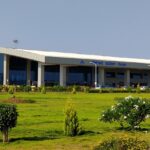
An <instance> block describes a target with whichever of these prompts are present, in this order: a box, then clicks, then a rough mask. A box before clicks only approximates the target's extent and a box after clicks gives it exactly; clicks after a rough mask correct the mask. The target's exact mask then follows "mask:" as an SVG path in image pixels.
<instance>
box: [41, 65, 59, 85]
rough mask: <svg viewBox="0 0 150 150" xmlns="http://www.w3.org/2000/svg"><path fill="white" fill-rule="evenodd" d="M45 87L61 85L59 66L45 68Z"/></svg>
mask: <svg viewBox="0 0 150 150" xmlns="http://www.w3.org/2000/svg"><path fill="white" fill-rule="evenodd" d="M44 77H45V85H58V84H59V66H58V65H55V66H45V74H44Z"/></svg>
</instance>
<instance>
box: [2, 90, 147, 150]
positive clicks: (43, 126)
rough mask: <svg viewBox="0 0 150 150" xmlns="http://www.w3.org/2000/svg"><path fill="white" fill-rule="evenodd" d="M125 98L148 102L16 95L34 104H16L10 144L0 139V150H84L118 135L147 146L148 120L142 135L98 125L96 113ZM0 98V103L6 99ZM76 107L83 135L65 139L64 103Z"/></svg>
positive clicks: (107, 97) (100, 96)
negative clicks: (138, 139) (15, 121)
mask: <svg viewBox="0 0 150 150" xmlns="http://www.w3.org/2000/svg"><path fill="white" fill-rule="evenodd" d="M128 95H133V96H139V97H144V98H150V94H127V93H126V94H116V93H114V94H112V93H111V94H88V93H87V94H86V93H77V94H71V93H47V94H40V93H16V94H15V96H16V97H17V98H23V99H27V100H35V103H28V104H27V103H26V104H17V109H18V112H19V117H18V123H17V127H15V128H14V129H12V130H11V131H10V134H9V135H10V136H9V137H10V143H8V144H3V143H2V137H0V150H35V149H36V150H53V149H54V150H55V149H56V150H57V149H58V150H59V149H64V150H69V149H72V150H79V149H81V150H84V149H85V150H88V149H91V147H92V146H93V145H96V144H97V143H98V142H100V141H101V140H104V139H107V138H110V137H116V136H121V135H133V136H137V137H140V138H142V139H145V140H147V141H148V142H149V143H150V132H149V131H150V119H149V120H147V121H146V122H144V123H143V124H142V127H143V128H147V129H148V133H145V132H144V131H134V132H129V131H122V130H119V129H118V127H119V125H118V124H117V123H113V124H109V123H103V122H100V121H98V118H99V116H100V112H102V111H103V110H105V109H106V108H108V107H110V106H111V105H112V104H114V103H115V101H114V98H115V97H124V96H128ZM10 97H11V95H9V94H4V93H3V94H2V93H1V94H0V100H4V99H7V98H10ZM70 99H72V100H73V102H74V103H75V104H76V109H77V111H78V117H79V120H80V123H81V125H82V126H83V128H84V130H85V131H86V132H85V134H84V135H81V136H77V137H66V136H64V133H63V127H64V113H63V109H64V106H65V103H66V101H68V100H70Z"/></svg>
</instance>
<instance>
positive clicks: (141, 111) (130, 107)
mask: <svg viewBox="0 0 150 150" xmlns="http://www.w3.org/2000/svg"><path fill="white" fill-rule="evenodd" d="M148 118H150V101H149V100H147V99H142V98H139V97H132V96H128V97H125V98H120V99H118V103H117V104H115V105H114V106H112V107H111V108H109V109H107V110H106V111H104V112H103V113H102V115H101V118H100V120H101V121H104V122H110V123H111V122H113V121H117V122H119V123H120V125H121V127H122V128H124V127H125V126H128V127H129V128H130V129H135V128H140V123H141V122H142V121H145V119H148Z"/></svg>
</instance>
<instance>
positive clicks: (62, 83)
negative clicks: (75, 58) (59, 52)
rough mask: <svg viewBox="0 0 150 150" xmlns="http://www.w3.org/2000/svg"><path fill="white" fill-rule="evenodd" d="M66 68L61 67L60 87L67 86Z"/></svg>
mask: <svg viewBox="0 0 150 150" xmlns="http://www.w3.org/2000/svg"><path fill="white" fill-rule="evenodd" d="M66 70H67V69H66V66H63V65H60V72H59V84H60V86H66V78H67V73H66Z"/></svg>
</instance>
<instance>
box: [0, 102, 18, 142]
mask: <svg viewBox="0 0 150 150" xmlns="http://www.w3.org/2000/svg"><path fill="white" fill-rule="evenodd" d="M17 116H18V113H17V110H16V106H15V105H12V104H0V130H1V132H2V134H3V143H5V142H9V139H8V131H9V129H11V128H13V127H15V126H16V123H17Z"/></svg>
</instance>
